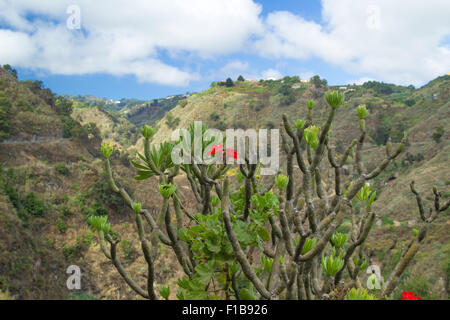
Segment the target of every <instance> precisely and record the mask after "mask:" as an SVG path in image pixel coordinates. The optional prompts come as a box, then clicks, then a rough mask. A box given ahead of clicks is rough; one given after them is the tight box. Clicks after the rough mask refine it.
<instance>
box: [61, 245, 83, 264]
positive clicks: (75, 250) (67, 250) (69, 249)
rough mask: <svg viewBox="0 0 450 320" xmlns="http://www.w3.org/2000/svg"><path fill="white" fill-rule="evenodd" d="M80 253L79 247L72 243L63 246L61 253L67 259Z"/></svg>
mask: <svg viewBox="0 0 450 320" xmlns="http://www.w3.org/2000/svg"><path fill="white" fill-rule="evenodd" d="M79 253H80V247H78V246H74V245H68V246H65V247H64V248H63V254H64V256H65V257H66V259H67V260H72V258H74V257H75V256H77V255H78V254H79Z"/></svg>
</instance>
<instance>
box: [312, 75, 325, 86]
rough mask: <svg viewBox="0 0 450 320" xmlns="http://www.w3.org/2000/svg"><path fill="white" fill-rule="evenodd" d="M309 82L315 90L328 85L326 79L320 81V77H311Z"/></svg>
mask: <svg viewBox="0 0 450 320" xmlns="http://www.w3.org/2000/svg"><path fill="white" fill-rule="evenodd" d="M310 82H311V83H312V84H313V85H314V87H316V88H321V87H324V86H326V85H327V84H328V82H327V80H326V79H320V77H319V76H318V75H315V76H313V77H312V78H311V79H310Z"/></svg>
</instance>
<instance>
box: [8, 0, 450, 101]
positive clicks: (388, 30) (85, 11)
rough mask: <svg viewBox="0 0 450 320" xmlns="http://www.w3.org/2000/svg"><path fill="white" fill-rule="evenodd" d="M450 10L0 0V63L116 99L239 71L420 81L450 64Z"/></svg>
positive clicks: (64, 87)
mask: <svg viewBox="0 0 450 320" xmlns="http://www.w3.org/2000/svg"><path fill="white" fill-rule="evenodd" d="M449 17H450V1H448V0H427V1H424V0H395V1H394V0H358V1H355V0H322V1H318V0H317V1H316V0H308V1H299V0H278V1H262V0H260V1H256V0H254V1H252V0H226V1H225V0H164V1H162V0H159V1H156V0H126V1H123V0H96V1H92V0H69V1H66V0H39V1H33V0H0V64H5V63H9V64H11V65H13V66H14V67H16V68H17V69H18V71H19V77H20V79H22V80H24V79H41V80H43V81H44V83H45V85H46V86H47V87H49V88H51V89H52V90H53V91H55V92H57V93H72V94H85V93H88V94H94V95H97V96H102V97H108V98H114V99H120V98H124V97H127V98H131V97H135V98H143V99H151V98H156V97H164V96H167V95H170V94H174V93H185V92H194V91H200V90H204V89H206V88H208V86H209V84H210V83H211V82H212V81H215V80H220V79H225V78H227V77H232V78H236V77H237V76H238V75H239V74H242V75H243V76H244V77H245V78H247V79H262V78H264V79H267V78H279V77H283V76H285V75H299V76H300V78H302V79H308V78H309V77H311V76H312V75H314V74H319V75H320V76H321V77H324V78H326V79H327V80H328V82H329V83H330V84H347V83H362V82H364V81H366V80H369V79H373V80H379V81H384V82H390V83H396V84H404V85H409V84H413V85H415V86H421V85H423V84H425V83H427V82H428V81H429V80H432V79H433V78H435V77H437V76H439V75H443V74H445V73H447V72H449V71H450V19H449Z"/></svg>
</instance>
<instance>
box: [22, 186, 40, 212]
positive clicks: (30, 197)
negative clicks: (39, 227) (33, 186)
mask: <svg viewBox="0 0 450 320" xmlns="http://www.w3.org/2000/svg"><path fill="white" fill-rule="evenodd" d="M23 206H24V208H25V209H26V210H27V211H28V213H30V214H31V215H32V216H35V217H43V216H44V213H45V212H44V201H42V200H40V199H38V198H37V197H36V196H35V195H34V193H33V192H30V193H29V194H27V196H26V197H25V199H24V200H23Z"/></svg>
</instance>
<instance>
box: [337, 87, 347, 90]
mask: <svg viewBox="0 0 450 320" xmlns="http://www.w3.org/2000/svg"><path fill="white" fill-rule="evenodd" d="M339 90H347V87H339Z"/></svg>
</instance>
